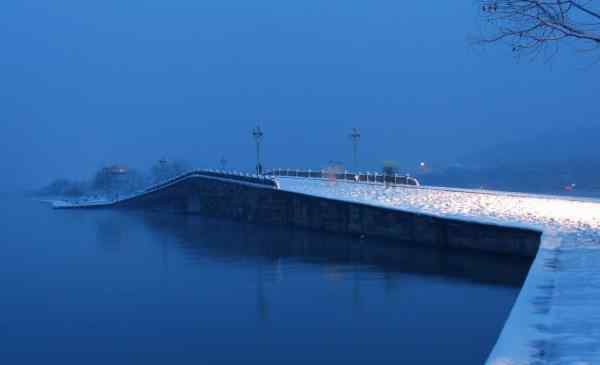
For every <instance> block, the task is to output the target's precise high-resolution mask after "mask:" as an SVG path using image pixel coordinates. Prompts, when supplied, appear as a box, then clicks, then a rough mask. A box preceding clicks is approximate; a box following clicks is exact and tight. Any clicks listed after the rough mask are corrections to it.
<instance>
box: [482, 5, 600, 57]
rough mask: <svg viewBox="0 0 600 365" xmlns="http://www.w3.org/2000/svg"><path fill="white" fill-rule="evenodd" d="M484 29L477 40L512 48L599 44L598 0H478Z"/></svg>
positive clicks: (528, 50) (532, 49)
mask: <svg viewBox="0 0 600 365" xmlns="http://www.w3.org/2000/svg"><path fill="white" fill-rule="evenodd" d="M477 2H478V5H479V6H480V8H481V16H482V18H483V20H484V21H485V25H486V28H487V29H486V31H485V32H484V35H483V36H481V37H480V38H478V39H477V41H478V42H479V43H484V44H487V43H496V42H505V43H508V44H509V45H510V46H511V48H512V50H513V52H517V53H518V54H521V53H532V54H536V53H539V52H543V51H546V50H548V49H552V50H554V51H556V47H558V45H559V44H561V43H563V42H569V41H572V42H573V43H575V44H581V45H583V46H586V45H600V0H478V1H477Z"/></svg>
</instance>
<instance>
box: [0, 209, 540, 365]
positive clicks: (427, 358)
mask: <svg viewBox="0 0 600 365" xmlns="http://www.w3.org/2000/svg"><path fill="white" fill-rule="evenodd" d="M0 200H1V201H2V206H3V209H2V211H1V213H0V215H1V216H0V218H1V219H2V225H1V226H0V227H1V230H0V238H1V239H0V242H1V243H0V288H1V289H2V297H1V300H0V359H2V360H1V361H2V363H4V364H40V363H46V362H47V363H57V364H134V363H135V364H138V363H139V364H165V363H173V364H243V363H252V364H333V363H343V364H462V365H467V364H482V363H483V362H484V361H485V359H486V358H487V356H488V354H489V352H490V350H491V348H492V347H493V345H494V343H495V341H496V339H497V337H498V335H499V333H500V330H501V329H502V326H503V324H504V321H505V320H506V318H507V317H508V314H509V312H510V309H511V306H512V304H513V303H514V301H515V299H516V296H517V295H518V292H519V288H520V286H521V285H522V282H523V280H524V277H525V275H526V272H527V270H528V267H529V266H528V265H529V264H530V262H529V261H527V260H520V259H512V258H508V257H497V256H489V255H479V254H473V253H466V252H455V251H450V252H446V251H440V250H434V249H423V248H416V247H414V246H412V245H410V244H407V245H400V244H397V243H391V242H384V241H376V240H373V239H366V240H359V239H355V238H349V237H343V236H333V235H324V234H318V233H314V232H306V231H301V230H291V229H287V228H281V227H269V226H255V225H247V224H241V223H233V222H225V221H216V220H211V219H207V218H203V217H197V216H184V215H169V214H159V213H153V214H150V213H142V212H124V211H110V210H87V211H84V210H82V211H67V210H52V209H51V208H50V207H49V206H48V205H45V204H42V203H39V202H34V201H30V200H26V199H19V198H7V197H2V198H0Z"/></svg>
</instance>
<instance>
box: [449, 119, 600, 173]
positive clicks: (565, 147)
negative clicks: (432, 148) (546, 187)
mask: <svg viewBox="0 0 600 365" xmlns="http://www.w3.org/2000/svg"><path fill="white" fill-rule="evenodd" d="M578 160H585V161H594V160H600V127H586V128H575V127H574V128H563V129H561V130H557V131H552V132H548V133H544V134H541V135H538V136H522V137H520V138H519V137H516V138H515V139H514V141H512V142H509V143H502V144H498V145H493V146H490V147H489V148H487V149H483V150H479V151H476V152H474V153H472V154H469V155H466V156H464V157H463V158H461V159H460V162H461V163H462V164H465V165H468V166H480V167H486V166H487V167H490V166H499V165H513V164H525V163H528V162H552V161H554V162H556V161H563V162H570V161H578Z"/></svg>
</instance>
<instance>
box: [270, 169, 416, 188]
mask: <svg viewBox="0 0 600 365" xmlns="http://www.w3.org/2000/svg"><path fill="white" fill-rule="evenodd" d="M265 175H267V176H275V177H277V176H283V177H301V178H312V179H324V180H342V181H352V182H357V183H374V184H392V185H410V186H420V185H421V184H420V183H419V180H417V179H416V178H414V177H412V176H409V175H399V174H393V175H389V174H380V173H376V172H373V173H371V172H350V171H344V172H331V171H327V170H300V169H273V170H271V171H268V172H266V173H265Z"/></svg>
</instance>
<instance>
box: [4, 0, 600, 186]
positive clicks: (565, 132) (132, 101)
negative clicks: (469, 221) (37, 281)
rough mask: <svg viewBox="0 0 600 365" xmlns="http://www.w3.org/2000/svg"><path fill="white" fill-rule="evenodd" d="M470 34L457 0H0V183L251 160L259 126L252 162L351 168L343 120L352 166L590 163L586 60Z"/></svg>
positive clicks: (592, 72) (591, 79)
mask: <svg viewBox="0 0 600 365" xmlns="http://www.w3.org/2000/svg"><path fill="white" fill-rule="evenodd" d="M479 28H480V24H479V19H478V17H477V9H476V8H475V5H474V2H472V1H445V2H435V3H432V2H422V1H421V2H419V1H413V2H403V1H397V0H396V1H387V0H384V1H377V2H373V1H341V0H332V1H322V0H304V1H296V2H284V1H277V0H254V1H247V0H218V1H216V0H205V1H198V0H179V1H157V0H144V1H142V0H131V1H116V0H106V1H102V2H86V1H81V0H37V1H29V0H4V1H2V9H1V12H0V45H2V53H1V56H0V153H1V156H2V163H1V164H0V177H1V179H0V190H2V191H10V190H21V189H29V188H33V187H38V186H40V185H43V184H46V183H48V182H49V181H50V180H53V179H54V178H57V177H66V178H73V179H83V178H88V177H90V176H91V175H92V174H93V173H94V172H95V171H96V170H97V169H98V168H100V167H102V166H105V165H108V164H113V163H120V164H126V165H129V166H133V167H138V168H146V167H149V166H150V165H151V164H153V163H154V162H155V161H156V160H158V159H159V158H163V157H166V158H170V159H180V160H187V161H189V162H190V163H191V164H193V165H194V166H198V167H218V166H219V160H220V159H221V157H223V156H224V157H225V158H226V159H227V160H228V161H229V163H228V166H229V167H231V168H236V169H246V170H250V169H252V167H253V165H254V146H253V141H252V138H251V135H250V130H251V129H252V127H254V126H255V125H256V124H257V123H260V125H261V127H262V129H263V131H264V133H265V139H264V160H265V163H264V164H265V167H267V168H269V167H312V168H315V167H322V166H324V165H325V164H327V162H328V161H330V160H336V161H342V162H345V163H346V164H347V166H350V165H351V144H350V140H349V138H348V134H349V133H350V129H351V128H352V127H357V128H359V129H360V130H361V132H362V135H363V138H362V140H361V144H360V151H359V153H360V155H359V161H360V166H361V168H362V169H365V170H366V169H372V170H375V169H380V167H381V165H382V161H383V160H395V161H397V162H398V165H399V168H400V170H406V171H411V170H413V169H415V168H416V166H417V164H418V163H419V162H420V161H427V162H428V163H429V162H431V163H432V164H436V165H440V166H442V165H452V164H456V163H465V162H464V161H473V163H474V164H475V163H476V164H483V165H485V164H489V165H493V164H495V163H497V162H498V160H499V159H507V158H509V159H510V158H512V159H514V160H517V161H527V160H528V159H533V158H535V159H543V158H548V159H556V158H559V159H560V158H566V159H569V158H584V159H594V158H596V159H598V157H599V152H598V148H597V147H596V141H597V140H598V138H600V107H599V106H598V100H599V95H600V83H599V82H598V81H599V80H600V64H598V62H597V60H596V59H595V58H594V56H593V55H589V54H582V53H578V52H576V51H574V50H572V49H569V48H568V47H566V48H565V49H564V50H563V52H561V53H560V54H559V55H558V56H556V57H555V58H554V59H553V60H552V61H551V62H549V63H548V62H545V61H544V60H543V59H540V60H537V61H535V62H530V61H529V60H521V61H517V60H515V59H514V58H513V56H512V54H511V52H510V49H509V48H508V47H501V46H499V45H494V46H491V47H490V48H485V49H481V48H474V47H473V46H471V45H470V44H469V41H468V37H469V35H473V34H477V32H478V31H479ZM597 57H598V55H597V54H596V58H597ZM594 61H596V63H595V64H594ZM494 146H500V147H494ZM501 146H508V147H506V148H503V147H501ZM499 150H500V151H502V153H500V155H501V156H499V153H498V151H499Z"/></svg>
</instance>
